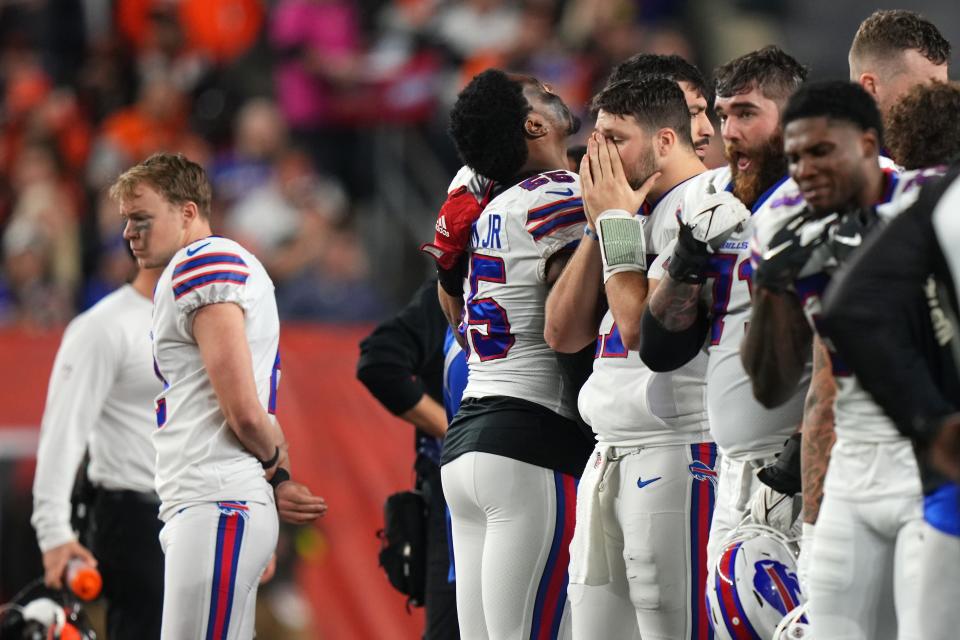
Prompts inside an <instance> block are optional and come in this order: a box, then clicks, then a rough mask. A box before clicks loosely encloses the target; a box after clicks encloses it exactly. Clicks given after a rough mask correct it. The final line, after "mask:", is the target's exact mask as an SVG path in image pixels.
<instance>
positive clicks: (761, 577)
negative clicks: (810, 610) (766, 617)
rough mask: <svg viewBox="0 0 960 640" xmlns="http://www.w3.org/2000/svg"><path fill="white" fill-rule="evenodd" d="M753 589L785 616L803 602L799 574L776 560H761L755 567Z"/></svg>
mask: <svg viewBox="0 0 960 640" xmlns="http://www.w3.org/2000/svg"><path fill="white" fill-rule="evenodd" d="M753 587H754V589H756V592H757V593H758V594H760V597H762V598H763V599H764V600H766V601H767V603H769V604H770V606H772V607H773V608H774V609H776V610H777V611H779V612H780V613H781V614H783V615H787V613H789V612H790V611H792V610H793V609H795V608H796V607H798V606H799V605H800V603H801V601H802V596H801V594H800V581H799V580H798V579H797V574H796V573H794V572H793V571H790V569H789V568H788V567H787V565H785V564H783V563H782V562H778V561H776V560H760V561H759V562H757V563H756V564H755V565H754V573H753Z"/></svg>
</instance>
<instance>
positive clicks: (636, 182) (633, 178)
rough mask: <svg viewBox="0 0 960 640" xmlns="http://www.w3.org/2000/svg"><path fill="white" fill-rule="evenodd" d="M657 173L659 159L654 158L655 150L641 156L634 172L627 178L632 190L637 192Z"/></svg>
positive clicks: (649, 150)
mask: <svg viewBox="0 0 960 640" xmlns="http://www.w3.org/2000/svg"><path fill="white" fill-rule="evenodd" d="M656 171H657V159H656V156H654V153H653V149H652V148H651V149H648V150H647V152H646V153H643V154H641V155H640V158H639V159H638V160H637V164H636V165H635V167H634V170H633V171H631V172H630V175H629V176H628V177H627V182H628V183H629V184H630V188H631V189H633V190H634V191H636V190H637V189H639V188H640V187H642V186H643V183H644V182H646V181H647V179H648V178H649V177H650V176H652V175H653V174H654V173H656Z"/></svg>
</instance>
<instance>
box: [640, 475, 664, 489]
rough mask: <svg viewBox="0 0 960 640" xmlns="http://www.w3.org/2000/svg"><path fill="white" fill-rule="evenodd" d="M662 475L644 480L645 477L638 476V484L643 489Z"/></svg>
mask: <svg viewBox="0 0 960 640" xmlns="http://www.w3.org/2000/svg"><path fill="white" fill-rule="evenodd" d="M662 477H663V476H657V477H656V478H650V479H649V480H644V479H643V478H637V486H638V487H640V488H641V489H643V488H644V487H645V486H647V485H648V484H650V483H651V482H656V481H657V480H659V479H660V478H662Z"/></svg>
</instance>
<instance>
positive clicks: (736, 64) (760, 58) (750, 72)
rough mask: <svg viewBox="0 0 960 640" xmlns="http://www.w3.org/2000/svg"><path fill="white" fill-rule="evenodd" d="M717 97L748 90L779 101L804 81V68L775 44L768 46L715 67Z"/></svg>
mask: <svg viewBox="0 0 960 640" xmlns="http://www.w3.org/2000/svg"><path fill="white" fill-rule="evenodd" d="M714 76H716V92H717V96H720V97H723V98H729V97H731V96H735V95H737V94H740V93H746V92H748V91H750V90H751V89H759V90H760V92H761V93H762V94H763V95H764V97H766V98H768V99H769V100H773V101H775V102H780V103H781V104H782V102H783V101H785V100H786V99H787V98H788V97H789V96H790V94H791V93H793V92H794V91H795V90H796V89H797V87H799V86H800V85H801V84H802V83H803V81H804V80H806V79H807V68H806V67H804V66H803V65H802V64H800V63H799V62H797V61H796V60H795V59H794V58H793V57H792V56H790V55H789V54H787V53H785V52H784V51H783V50H782V49H780V48H779V47H776V46H773V45H770V46H767V47H764V48H762V49H757V50H756V51H751V52H750V53H748V54H746V55H743V56H740V57H739V58H736V59H734V60H731V61H730V62H728V63H727V64H725V65H722V66H720V67H718V68H717V70H716V71H715V72H714Z"/></svg>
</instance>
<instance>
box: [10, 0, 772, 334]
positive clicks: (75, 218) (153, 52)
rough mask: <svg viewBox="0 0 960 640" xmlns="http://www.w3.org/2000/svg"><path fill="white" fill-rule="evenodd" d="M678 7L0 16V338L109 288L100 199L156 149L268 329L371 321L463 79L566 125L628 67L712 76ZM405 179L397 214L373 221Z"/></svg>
mask: <svg viewBox="0 0 960 640" xmlns="http://www.w3.org/2000/svg"><path fill="white" fill-rule="evenodd" d="M698 4H701V3H698V2H693V1H681V0H651V1H642V2H640V1H633V2H631V1H629V0H566V1H564V0H525V1H522V2H521V1H511V0H276V1H274V2H258V1H256V0H180V1H170V0H116V1H115V2H111V1H109V0H86V1H84V0H20V1H10V0H7V1H6V2H2V3H0V80H2V94H0V99H2V104H0V107H2V111H0V123H2V124H0V237H2V245H0V251H2V261H3V270H2V274H0V326H10V325H19V326H21V327H26V328H37V329H43V328H47V327H57V326H61V325H63V324H64V323H65V322H66V321H68V320H69V319H70V318H71V317H72V316H73V315H75V314H76V313H78V312H80V311H82V310H84V309H86V308H88V307H90V306H91V305H92V304H94V303H95V302H96V301H97V300H99V299H100V298H101V297H102V296H104V295H105V294H106V293H108V292H110V291H111V290H113V289H114V288H116V287H117V286H119V285H120V284H122V283H123V282H124V281H125V280H127V279H128V277H129V276H130V273H131V269H132V268H133V267H132V263H131V260H130V258H129V256H128V254H127V250H126V247H125V243H124V242H123V240H122V237H121V224H120V219H119V216H118V213H117V209H116V205H115V204H114V203H113V202H111V201H110V199H109V198H108V197H106V195H105V187H106V186H108V185H109V184H110V183H111V182H112V180H113V178H114V177H116V175H117V174H118V173H119V172H120V171H122V170H123V169H124V168H126V167H128V166H129V165H131V164H132V163H135V162H137V161H139V160H141V159H142V158H144V157H146V156H147V155H149V154H150V153H152V152H155V151H160V150H166V151H180V152H182V153H184V154H186V155H187V156H188V157H190V158H192V159H194V160H197V161H199V162H201V163H202V164H203V165H204V166H205V167H206V168H207V170H208V172H209V174H210V176H211V179H212V181H213V184H214V194H215V202H214V216H215V220H214V228H215V229H216V230H217V232H218V233H221V234H224V235H227V236H229V237H232V238H234V239H237V240H238V241H240V242H242V243H243V244H245V245H247V246H248V247H249V248H250V249H251V250H252V251H253V252H254V253H256V254H257V255H258V256H259V257H260V258H261V260H262V261H263V262H264V264H265V265H266V267H267V269H268V270H269V271H270V274H271V276H272V277H273V279H274V282H275V283H276V285H277V296H278V302H279V305H280V310H281V314H282V315H283V317H284V318H285V319H288V320H317V321H327V322H354V321H370V320H375V319H378V318H380V317H381V316H382V315H383V314H384V313H386V312H387V311H388V310H389V309H391V308H392V307H393V306H394V305H395V304H396V302H397V301H399V300H402V299H403V298H404V296H405V295H406V293H407V292H408V291H409V288H410V287H412V286H413V285H414V284H415V283H416V282H417V281H418V280H419V279H420V278H421V276H422V275H423V274H424V273H425V269H426V263H425V262H423V263H420V262H419V258H418V257H417V256H416V245H417V243H418V242H419V241H421V240H423V239H424V238H427V237H429V221H430V220H432V218H433V216H434V210H431V205H434V204H437V203H439V202H440V201H442V198H443V196H444V190H445V186H446V182H447V180H448V179H449V177H450V176H452V175H453V173H454V172H455V170H456V168H457V164H458V163H457V160H456V156H455V153H454V151H453V149H452V147H451V145H450V142H449V141H448V140H447V136H446V133H445V128H446V121H445V118H446V112H447V110H448V108H449V105H450V104H451V102H452V100H453V98H454V97H455V95H456V92H457V90H458V89H459V88H460V87H461V86H462V84H463V83H464V82H465V81H466V80H468V79H469V77H471V76H472V75H473V74H474V73H476V72H479V71H480V70H482V69H484V68H486V67H488V66H499V67H504V68H511V69H514V70H519V71H527V72H529V73H532V74H534V75H536V76H537V77H539V78H541V79H543V80H544V81H546V82H548V83H550V84H551V85H553V87H554V88H555V90H556V91H557V92H558V93H560V94H561V95H562V96H563V97H564V98H565V99H566V100H567V101H568V102H569V103H570V104H571V105H575V106H582V105H584V104H585V103H586V102H587V101H588V100H589V97H590V95H591V93H592V92H593V91H594V88H595V87H596V86H597V85H598V84H600V83H602V82H603V80H604V78H605V76H606V73H607V72H608V70H609V68H610V67H611V65H613V64H615V63H616V62H618V61H620V60H622V59H623V58H625V57H627V56H629V55H632V54H634V53H636V52H637V51H639V50H646V51H655V52H676V53H680V54H681V55H684V56H686V57H688V58H690V59H694V60H703V59H705V58H706V59H710V58H712V57H715V56H713V55H712V54H711V52H710V51H707V50H704V48H703V47H702V46H695V44H694V43H695V42H701V43H702V42H704V41H703V40H702V39H698V38H694V37H691V33H693V32H692V31H691V27H695V25H696V21H694V20H691V19H690V17H689V12H691V10H692V9H694V8H695V5H698ZM739 4H740V5H744V6H743V7H741V8H742V9H749V8H750V7H749V4H750V3H747V2H740V3H739ZM754 4H757V5H759V6H762V7H764V8H765V11H768V12H769V11H770V10H776V9H777V7H779V6H780V4H779V3H778V2H773V1H767V2H762V3H754ZM681 25H686V26H684V27H681ZM398 132H402V134H398ZM398 135H402V138H398V137H397V136H398ZM398 140H400V142H401V143H402V145H403V146H402V151H403V153H402V154H401V155H399V156H395V157H393V160H392V161H390V162H389V164H390V165H391V166H384V165H385V164H387V163H386V162H385V161H386V160H387V159H388V158H390V157H391V156H390V154H389V152H388V151H386V150H384V148H385V146H386V148H389V145H390V144H392V143H393V142H396V141H398ZM403 164H410V165H420V166H418V167H403V166H398V165H403ZM424 166H426V167H428V168H429V173H430V175H429V176H428V178H427V179H426V180H422V181H421V183H422V184H421V186H420V191H421V192H422V197H420V198H419V199H416V200H414V201H413V202H414V203H415V205H414V206H413V207H412V208H415V209H416V211H410V210H409V209H410V208H411V206H407V205H404V208H405V209H406V210H405V211H402V212H400V213H399V214H396V215H394V214H391V213H389V211H391V210H393V209H396V208H397V204H398V202H399V201H409V194H405V193H400V192H401V191H408V190H409V189H410V188H411V187H410V183H416V182H417V181H416V180H411V179H410V176H409V175H408V174H407V172H408V171H410V170H415V171H421V172H422V170H423V167H424ZM384 203H386V204H384ZM383 209H386V210H387V212H388V213H387V214H386V216H385V215H383V211H382V210H383ZM378 212H379V215H378ZM391 216H392V217H391ZM394 218H397V219H394ZM420 231H422V233H420ZM387 243H389V245H390V247H391V250H389V251H385V250H378V247H383V246H384V245H385V244H387ZM398 251H399V252H400V255H401V258H402V260H403V261H405V262H401V264H402V265H403V264H405V265H406V266H411V265H412V271H413V274H412V275H411V276H410V277H409V282H406V281H405V278H404V277H403V276H399V275H397V268H398V265H397V264H396V261H397V255H398V253H397V252H398ZM388 259H389V262H391V263H392V264H387V261H388ZM418 265H419V266H418ZM400 270H401V271H404V269H402V268H401V269H400ZM398 278H399V281H398Z"/></svg>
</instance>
